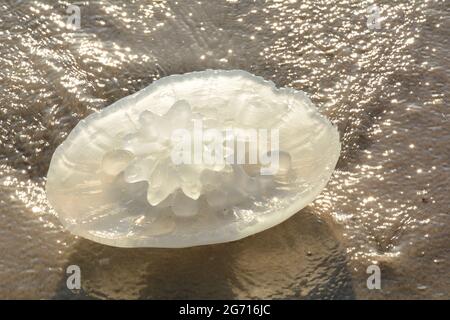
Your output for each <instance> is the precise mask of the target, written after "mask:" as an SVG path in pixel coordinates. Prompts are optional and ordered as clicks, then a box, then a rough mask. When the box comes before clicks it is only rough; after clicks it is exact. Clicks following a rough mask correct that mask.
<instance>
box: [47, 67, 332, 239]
mask: <svg viewBox="0 0 450 320" xmlns="http://www.w3.org/2000/svg"><path fill="white" fill-rule="evenodd" d="M243 133H244V134H243ZM339 153H340V143H339V134H338V132H337V130H336V128H335V127H333V126H332V125H331V123H330V122H329V121H328V120H327V119H326V118H324V117H323V116H321V115H320V114H319V113H318V111H317V110H316V108H315V107H314V105H313V104H312V103H311V101H310V100H309V99H308V98H307V96H306V95H305V94H304V93H303V92H300V91H296V90H293V89H289V88H280V89H278V88H276V87H275V85H274V84H273V83H272V82H270V81H265V80H264V79H262V78H260V77H256V76H254V75H252V74H250V73H248V72H245V71H238V70H232V71H224V70H207V71H202V72H193V73H188V74H184V75H173V76H169V77H166V78H162V79H160V80H158V81H155V82H154V83H152V84H151V85H150V86H148V87H147V88H145V89H143V90H141V91H139V92H137V93H135V94H133V95H131V96H128V97H125V98H123V99H121V100H119V101H117V102H116V103H114V104H112V105H111V106H109V107H107V108H105V109H103V110H102V111H101V112H98V113H95V114H92V115H90V116H88V117H87V118H86V119H84V120H82V121H80V123H79V124H78V125H77V126H76V127H75V128H74V129H73V130H72V132H71V133H70V134H69V136H68V137H67V139H66V140H65V141H64V142H63V143H62V144H61V145H60V146H59V147H58V148H57V149H56V151H55V153H54V155H53V157H52V160H51V163H50V168H49V172H48V176H47V185H46V189H47V196H48V199H49V201H50V203H51V204H52V206H53V207H54V209H55V210H56V212H57V213H58V217H59V219H60V220H61V222H62V223H63V225H64V226H65V227H66V228H67V229H69V230H70V231H71V232H72V233H74V234H76V235H79V236H82V237H84V238H87V239H91V240H93V241H96V242H99V243H103V244H107V245H112V246H119V247H188V246H195V245H204V244H212V243H219V242H227V241H233V240H238V239H241V238H243V237H246V236H249V235H252V234H255V233H257V232H260V231H263V230H265V229H267V228H270V227H272V226H274V225H277V224H279V223H281V222H282V221H284V220H286V219H287V218H289V217H290V216H291V215H293V214H295V213H296V212H298V211H299V210H300V209H302V208H303V207H305V206H306V205H308V204H309V203H310V202H311V201H313V200H314V198H315V197H316V196H317V195H318V194H319V193H320V192H321V190H322V189H323V188H324V187H325V185H326V183H327V182H328V180H329V178H330V176H331V174H332V172H333V170H334V167H335V165H336V162H337V160H338V158H339Z"/></svg>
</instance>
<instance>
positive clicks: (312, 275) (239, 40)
mask: <svg viewBox="0 0 450 320" xmlns="http://www.w3.org/2000/svg"><path fill="white" fill-rule="evenodd" d="M372 3H373V2H371V1H348V0H347V1H339V2H336V1H312V0H311V1H300V0H299V1H295V0H290V1H288V0H286V1H231V0H229V1H178V2H177V1H153V2H151V1H102V0H97V1H83V2H80V4H79V7H80V23H81V25H80V28H79V29H76V28H75V29H73V28H72V29H71V28H68V26H67V19H68V17H69V16H70V15H71V14H72V13H67V12H66V9H67V3H66V2H64V1H50V0H49V1H42V0H37V1H20V0H14V1H3V2H2V4H0V39H1V41H0V218H1V220H0V252H1V256H0V283H1V284H2V285H1V286H0V298H56V299H59V298H68V299H85V298H94V299H95V298H144V299H146V298H289V299H318V298H327V299H332V298H340V299H355V298H356V299H377V298H382V299H388V298H433V299H448V298H450V283H449V279H450V263H449V261H450V259H449V258H450V251H449V250H448V248H449V244H450V219H449V218H450V216H449V212H450V198H449V194H450V165H449V159H450V148H449V147H448V141H449V139H450V123H449V120H450V109H449V93H450V87H449V83H450V81H449V72H450V58H449V55H448V52H449V51H450V43H449V42H450V37H449V34H448V30H449V27H450V11H449V9H448V5H446V1H395V3H393V2H392V1H377V3H378V6H379V9H380V10H379V12H378V13H379V18H380V19H379V20H377V21H378V22H379V23H380V25H379V27H380V28H375V29H373V28H369V27H368V26H367V21H368V20H371V19H372V21H373V19H374V18H375V19H376V18H378V16H373V14H376V13H374V11H368V9H367V8H368V7H369V6H370V5H371V4H372ZM372 26H373V25H371V27H372ZM207 68H213V69H243V70H247V71H249V72H251V73H254V74H256V75H260V76H263V77H264V78H266V79H270V80H272V81H274V82H275V83H276V84H277V85H278V86H290V87H293V88H295V89H299V90H303V91H305V92H307V93H308V94H309V95H310V97H311V99H312V100H313V102H314V103H315V104H316V105H317V106H318V108H319V110H320V111H321V112H322V113H323V114H325V115H326V116H328V117H329V118H330V119H331V120H332V121H333V123H335V124H337V126H338V128H339V131H340V134H341V141H342V147H343V150H342V154H341V158H340V160H339V162H338V165H337V169H336V171H335V173H334V175H333V178H332V179H331V181H330V183H329V184H328V186H327V188H326V189H325V190H324V192H322V194H321V195H320V196H319V197H318V198H317V199H316V201H315V202H314V203H313V204H311V205H310V206H308V207H307V208H306V209H304V210H302V211H301V212H299V213H298V214H296V215H295V216H293V217H292V218H290V219H289V220H287V221H285V222H284V223H282V224H281V225H278V226H276V227H274V228H272V229H270V230H267V231H264V232H262V233H259V234H256V235H254V236H251V237H248V238H246V239H243V240H241V241H237V242H232V243H224V244H218V245H212V246H202V247H194V248H187V249H151V248H149V249H121V248H113V247H108V246H103V245H100V244H97V243H93V242H91V241H88V240H84V239H80V238H76V237H74V236H72V235H71V234H69V233H68V232H67V231H65V230H64V229H63V228H62V227H61V225H60V223H59V221H58V219H57V218H56V216H55V213H54V212H53V211H52V209H51V208H50V207H49V205H48V203H47V200H46V196H45V192H44V186H45V176H46V173H47V170H48V165H49V162H50V159H51V156H52V153H53V151H54V150H55V148H56V147H57V146H58V145H59V144H60V143H61V142H62V141H63V140H64V138H65V137H66V136H67V134H68V133H69V132H70V130H71V129H72V128H73V127H74V126H75V125H76V124H77V123H78V121H79V120H81V119H83V118H84V117H86V116H87V115H88V114H90V113H92V112H95V111H97V110H100V109H102V108H104V107H106V106H108V105H109V104H111V103H112V102H114V101H116V100H117V99H119V98H121V97H124V96H126V95H129V94H131V93H134V92H136V91H138V90H140V89H142V88H144V87H146V86H147V85H149V84H150V83H151V82H152V81H154V80H156V79H159V78H161V77H164V76H166V75H170V74H178V73H185V72H190V71H195V70H204V69H207ZM72 264H76V265H78V266H80V268H81V272H82V281H81V282H82V290H81V291H80V292H75V293H73V292H71V291H69V290H68V289H67V288H66V277H67V275H66V267H67V266H69V265H72ZM372 264H377V265H379V267H380V270H381V286H382V288H381V290H369V289H368V288H367V286H366V280H367V277H368V276H369V275H368V274H367V273H366V269H367V267H368V266H370V265H372Z"/></svg>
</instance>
